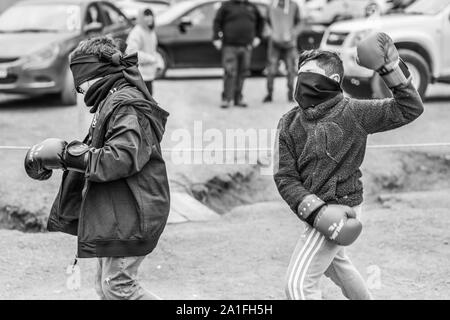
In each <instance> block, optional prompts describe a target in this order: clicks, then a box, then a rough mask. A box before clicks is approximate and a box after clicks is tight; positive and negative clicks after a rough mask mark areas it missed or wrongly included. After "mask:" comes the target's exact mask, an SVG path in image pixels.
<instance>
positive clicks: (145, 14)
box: [143, 8, 153, 16]
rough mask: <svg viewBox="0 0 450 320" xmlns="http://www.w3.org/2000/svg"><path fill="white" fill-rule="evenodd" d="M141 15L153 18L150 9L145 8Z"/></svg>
mask: <svg viewBox="0 0 450 320" xmlns="http://www.w3.org/2000/svg"><path fill="white" fill-rule="evenodd" d="M143 14H144V16H153V11H152V9H149V8H147V9H145V10H144V12H143Z"/></svg>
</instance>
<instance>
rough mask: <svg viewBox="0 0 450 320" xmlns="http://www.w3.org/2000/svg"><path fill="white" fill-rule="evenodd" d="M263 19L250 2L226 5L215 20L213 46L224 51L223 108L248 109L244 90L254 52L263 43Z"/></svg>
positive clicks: (239, 0) (234, 1)
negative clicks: (232, 104)
mask: <svg viewBox="0 0 450 320" xmlns="http://www.w3.org/2000/svg"><path fill="white" fill-rule="evenodd" d="M263 28H264V19H263V17H262V16H261V14H260V12H259V11H258V8H257V7H256V5H254V4H253V3H250V2H249V1H248V0H229V1H227V2H224V3H223V4H222V6H221V7H220V8H219V10H218V11H217V14H216V17H215V18H214V25H213V32H214V39H213V44H214V46H215V47H216V48H217V50H222V65H223V68H224V71H225V72H224V84H223V93H222V105H221V107H222V108H228V107H230V106H231V103H232V101H234V105H235V106H238V107H246V106H247V104H246V103H245V102H244V101H243V96H242V89H243V86H244V80H245V77H246V75H247V73H248V71H249V68H250V61H251V56H252V49H253V48H255V47H257V46H258V45H259V44H260V42H261V35H262V31H263Z"/></svg>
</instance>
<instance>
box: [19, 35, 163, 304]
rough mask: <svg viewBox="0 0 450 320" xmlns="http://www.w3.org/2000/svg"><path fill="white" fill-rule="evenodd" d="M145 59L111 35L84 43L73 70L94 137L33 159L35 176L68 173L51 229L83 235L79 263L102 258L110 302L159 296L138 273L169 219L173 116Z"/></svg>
mask: <svg viewBox="0 0 450 320" xmlns="http://www.w3.org/2000/svg"><path fill="white" fill-rule="evenodd" d="M137 62H138V58H137V54H136V53H134V54H131V55H128V56H123V55H122V53H121V52H120V50H119V48H118V47H117V46H116V44H115V42H114V41H113V40H112V39H110V38H107V37H97V38H92V39H89V40H86V41H83V42H81V43H80V44H79V45H78V47H77V48H76V49H75V50H74V51H73V52H72V53H71V55H70V69H71V71H72V74H73V78H74V84H75V88H76V90H77V91H78V92H79V93H81V94H83V95H84V102H85V104H86V106H87V107H88V108H89V111H90V112H91V113H93V114H94V117H93V120H92V124H91V126H90V128H89V132H88V135H87V136H86V138H85V139H84V141H82V142H81V141H76V140H75V141H72V142H70V143H67V142H66V141H64V140H62V139H57V138H50V139H46V140H44V141H42V142H41V143H38V144H36V145H35V146H33V147H32V148H31V149H30V150H29V151H28V152H27V154H26V157H25V171H26V173H27V174H28V176H29V177H31V178H32V179H36V180H47V179H49V178H50V177H51V175H52V172H53V170H57V169H62V170H64V172H63V177H62V182H61V186H60V189H59V192H58V194H57V195H56V199H55V201H54V203H53V206H52V209H51V212H50V216H49V218H48V224H47V229H48V230H49V231H60V232H63V233H68V234H71V235H75V236H77V258H97V260H98V263H97V275H96V277H95V288H96V291H97V293H98V295H99V297H100V298H101V299H108V300H110V299H111V300H112V299H114V300H115V299H159V298H158V296H156V295H155V294H153V293H151V292H149V291H147V290H145V289H144V288H143V287H142V286H141V285H140V284H139V282H138V281H137V272H138V268H139V266H140V264H141V263H142V261H143V260H144V259H145V257H146V255H148V254H149V253H151V252H152V251H153V249H154V248H155V247H156V245H157V243H158V240H159V237H160V235H161V233H162V232H163V230H164V228H165V225H166V222H167V218H168V215H169V207H170V195H169V184H168V178H167V172H166V166H165V162H164V159H163V157H162V152H161V146H160V143H161V140H162V137H163V134H164V128H165V124H166V121H167V117H168V116H169V114H168V113H167V112H166V111H165V110H163V109H162V108H161V107H160V106H159V105H158V103H157V102H156V101H155V100H154V99H153V98H152V96H151V95H150V93H149V92H148V90H147V87H146V85H145V83H144V81H143V79H142V77H141V75H140V73H139V70H138V68H137ZM75 261H76V260H75Z"/></svg>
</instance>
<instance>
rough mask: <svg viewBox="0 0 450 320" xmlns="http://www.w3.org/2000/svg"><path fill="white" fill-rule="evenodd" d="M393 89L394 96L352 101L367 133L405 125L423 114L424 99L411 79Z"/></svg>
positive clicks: (354, 112) (357, 117)
mask: <svg viewBox="0 0 450 320" xmlns="http://www.w3.org/2000/svg"><path fill="white" fill-rule="evenodd" d="M391 90H392V94H393V96H394V97H393V98H389V99H378V100H353V101H352V103H351V110H352V111H353V114H354V115H355V118H356V119H357V120H358V122H359V124H360V125H361V126H362V127H363V129H364V130H365V131H366V132H367V133H369V134H370V133H376V132H382V131H387V130H391V129H395V128H398V127H401V126H404V125H405V124H408V123H410V122H412V121H413V120H415V119H416V118H418V117H419V116H420V115H421V114H422V112H423V103H422V99H421V98H420V96H419V93H418V92H417V90H416V89H415V87H414V85H413V84H412V83H411V79H409V80H408V82H407V83H406V84H402V85H399V86H397V87H395V88H393V89H391Z"/></svg>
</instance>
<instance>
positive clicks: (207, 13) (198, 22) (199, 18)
mask: <svg viewBox="0 0 450 320" xmlns="http://www.w3.org/2000/svg"><path fill="white" fill-rule="evenodd" d="M220 5H221V3H220V2H213V3H208V4H204V5H202V6H199V7H197V8H195V9H193V10H192V11H190V12H189V13H187V14H185V15H184V16H183V17H186V18H188V19H189V20H190V21H191V22H192V25H193V26H211V25H212V24H213V20H214V16H215V14H216V11H217V10H218V9H219V8H220Z"/></svg>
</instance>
